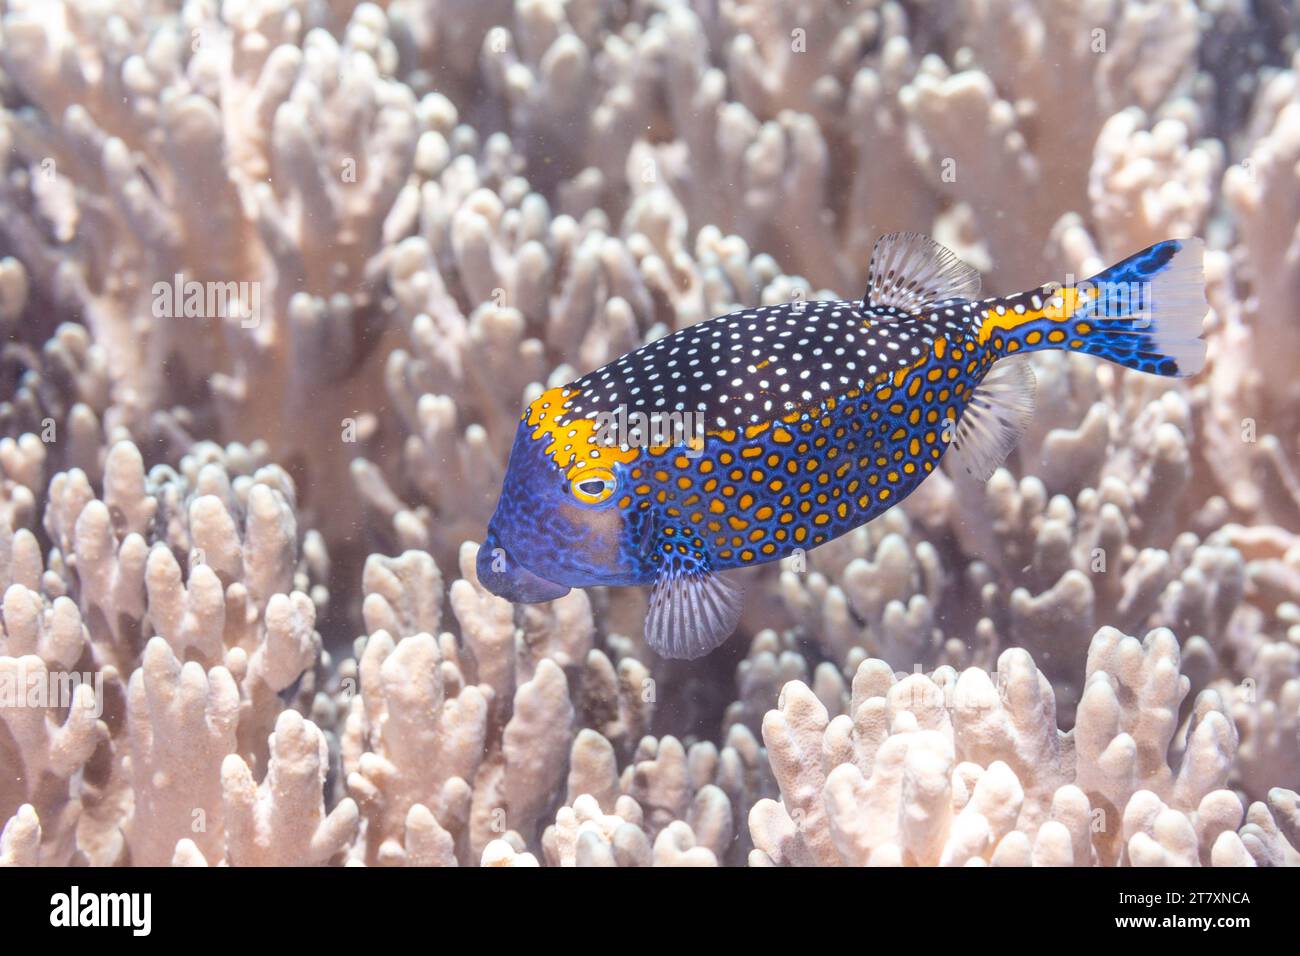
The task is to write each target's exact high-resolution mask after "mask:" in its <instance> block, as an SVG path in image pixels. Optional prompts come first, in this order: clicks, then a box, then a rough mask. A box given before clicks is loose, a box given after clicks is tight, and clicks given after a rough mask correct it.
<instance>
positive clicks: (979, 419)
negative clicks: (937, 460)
mask: <svg viewBox="0 0 1300 956" xmlns="http://www.w3.org/2000/svg"><path fill="white" fill-rule="evenodd" d="M1034 390H1035V380H1034V370H1033V369H1032V368H1030V367H1029V361H1028V359H1026V358H1024V357H1023V356H1016V357H1014V358H1005V359H1001V360H1000V361H998V363H997V364H996V365H994V366H993V369H992V371H990V372H989V374H988V375H987V376H985V378H984V381H982V382H981V383H980V385H979V388H977V389H976V390H975V394H974V395H973V396H972V397H971V401H970V404H969V405H967V406H966V410H965V411H964V412H962V415H961V421H960V422H959V423H958V425H957V433H956V435H955V436H954V437H953V440H952V445H953V448H952V455H953V461H954V463H955V464H957V465H958V467H960V468H961V469H962V470H964V471H966V472H967V473H969V474H971V475H973V476H974V477H975V478H976V479H977V480H979V481H987V480H988V479H989V478H990V477H991V476H992V475H993V472H995V471H997V468H998V466H999V465H1000V464H1002V463H1003V462H1004V461H1006V459H1007V455H1009V454H1011V449H1013V448H1015V447H1016V442H1018V441H1019V440H1020V436H1021V435H1023V434H1024V432H1025V429H1026V428H1027V427H1029V421H1030V419H1031V418H1033V415H1034Z"/></svg>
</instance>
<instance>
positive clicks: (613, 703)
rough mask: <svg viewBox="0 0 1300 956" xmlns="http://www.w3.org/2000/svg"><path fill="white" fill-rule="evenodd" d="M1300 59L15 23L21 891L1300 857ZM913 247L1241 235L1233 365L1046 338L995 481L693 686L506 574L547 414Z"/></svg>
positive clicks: (499, 3) (1169, 33)
mask: <svg viewBox="0 0 1300 956" xmlns="http://www.w3.org/2000/svg"><path fill="white" fill-rule="evenodd" d="M1298 40H1300V14H1297V13H1296V11H1295V10H1294V8H1293V7H1292V5H1291V4H1290V3H1285V2H1281V0H1275V2H1270V0H1259V2H1248V0H1200V2H1193V0H1148V2H1118V0H1115V2H1111V0H1044V2H1037V3H1031V2H1024V0H1021V2H1017V0H959V2H938V0H929V2H925V0H911V2H896V0H888V2H877V0H858V2H831V0H817V2H813V0H808V2H779V0H755V2H738V0H698V2H687V0H654V2H619V0H571V2H560V0H515V2H508V0H438V2H427V0H392V2H389V3H387V4H374V3H350V2H327V0H226V2H223V3H217V2H207V0H194V2H188V3H184V4H177V3H161V2H157V3H155V2H148V0H120V2H109V0H71V2H59V0H40V2H38V0H28V2H13V0H10V2H3V3H0V103H2V105H3V109H2V111H0V332H2V333H3V343H4V344H3V361H2V363H0V434H2V435H4V436H5V437H4V438H3V440H0V589H3V602H2V605H0V619H2V621H3V634H2V635H0V823H2V824H3V825H4V829H3V836H2V837H0V863H3V864H17V865H60V864H67V863H72V862H76V863H89V864H92V865H105V866H106V865H123V864H155V865H156V864H169V863H176V864H181V865H203V864H208V865H218V864H223V863H224V864H230V865H263V864H278V865H313V864H326V863H328V864H335V865H340V864H348V863H350V864H367V865H494V866H521V865H522V866H528V865H537V864H541V865H619V866H640V865H651V864H654V865H710V866H711V865H746V864H748V865H862V864H883V865H890V864H895V865H897V864H903V865H924V866H929V865H971V864H973V865H981V864H996V865H1011V866H1016V865H1028V864H1031V863H1032V864H1036V865H1074V866H1088V865H1143V866H1145V865H1163V864H1171V865H1174V864H1178V865H1185V864H1192V865H1217V866H1238V865H1245V866H1252V865H1259V866H1274V865H1297V864H1300V852H1297V847H1298V846H1300V798H1298V797H1297V793H1296V791H1297V790H1300V461H1298V458H1297V451H1298V449H1300V306H1298V303H1300V82H1298V79H1297V75H1298V71H1300V58H1298V57H1297V50H1298V49H1300V44H1298V42H1297V41H1298ZM898 230H915V231H918V232H922V233H928V234H930V235H933V236H934V237H935V238H936V239H937V240H938V241H939V242H941V243H943V244H945V245H946V246H948V247H949V248H951V249H952V250H954V252H955V253H956V254H957V255H958V256H959V257H961V258H962V259H963V260H964V261H966V262H968V263H970V264H971V265H973V266H975V267H976V268H977V269H979V270H980V271H981V273H982V274H983V279H984V290H985V294H987V295H994V294H1008V293H1013V292H1019V291H1022V290H1025V289H1029V288H1031V287H1034V286H1037V285H1040V284H1042V283H1045V282H1048V281H1052V280H1057V281H1066V280H1067V278H1068V277H1075V278H1079V277H1084V276H1089V275H1092V274H1094V273H1096V272H1097V271H1099V270H1100V269H1101V268H1102V267H1104V266H1106V265H1108V264H1110V263H1112V262H1114V261H1116V260H1118V259H1120V258H1122V257H1124V256H1127V255H1129V254H1131V253H1134V252H1136V251H1138V250H1139V249H1141V248H1143V247H1145V246H1148V245H1150V244H1152V243H1155V242H1158V241H1160V240H1163V239H1166V238H1171V237H1184V236H1193V235H1197V236H1203V237H1204V238H1205V239H1206V241H1207V244H1208V251H1207V253H1206V256H1205V270H1206V279H1207V298H1208V306H1207V319H1206V322H1205V330H1206V331H1205V337H1206V340H1207V342H1208V361H1207V365H1206V368H1205V370H1204V371H1203V372H1202V373H1200V374H1199V375H1197V376H1195V377H1193V378H1190V379H1187V380H1178V381H1175V380H1172V379H1164V378H1157V377H1154V376H1146V375H1142V374H1138V373H1132V372H1128V371H1125V370H1124V369H1121V368H1119V367H1117V366H1113V365H1109V364H1106V363H1102V362H1099V361H1097V360H1095V359H1092V358H1089V357H1087V356H1082V355H1077V354H1066V353H1058V352H1050V353H1044V354H1040V355H1036V356H1035V357H1034V359H1033V365H1034V370H1035V373H1036V375H1037V380H1038V406H1037V412H1036V414H1035V417H1034V420H1033V422H1032V424H1031V427H1030V430H1029V433H1028V434H1027V435H1026V436H1025V437H1024V438H1023V440H1022V441H1021V443H1020V445H1019V447H1018V448H1017V449H1016V450H1015V451H1014V452H1012V454H1011V457H1010V458H1009V459H1008V461H1007V462H1006V464H1005V466H1004V467H1003V468H1002V469H1001V470H999V471H998V472H997V473H996V474H995V475H994V476H993V478H992V479H991V480H990V481H988V482H987V484H975V483H972V482H966V481H962V480H959V479H957V478H956V477H954V476H952V475H950V474H948V473H946V472H945V471H944V470H940V471H937V472H936V473H934V474H933V475H931V477H930V478H928V479H927V480H926V481H925V482H924V484H923V485H922V486H921V487H920V488H919V489H918V490H917V491H916V492H915V493H913V494H912V495H911V496H910V497H909V498H907V499H906V501H904V502H903V503H902V504H900V505H899V506H897V507H895V508H894V509H893V510H891V511H889V512H888V513H886V514H884V515H883V516H881V517H880V518H878V519H876V520H875V521H873V522H871V523H870V524H868V525H867V526H865V527H862V528H860V529H858V530H857V531H854V532H852V533H850V534H848V535H846V536H844V537H843V538H840V539H838V540H836V541H833V542H831V543H829V544H827V545H824V546H822V547H820V548H817V549H815V550H812V551H810V552H808V553H807V555H806V557H805V558H801V559H798V560H796V559H790V560H787V561H784V562H782V563H780V564H771V565H767V566H765V567H764V568H763V569H762V571H761V572H760V575H759V577H758V578H756V579H755V580H754V581H753V582H752V583H751V584H750V585H749V588H748V592H747V597H746V607H745V611H744V616H743V618H742V622H741V626H740V628H739V631H738V632H737V634H736V635H734V636H733V637H732V638H731V639H730V640H729V641H727V642H726V643H725V644H724V645H723V646H722V647H721V648H720V649H719V650H718V651H716V652H715V653H713V654H712V655H710V656H709V657H707V658H703V659H701V660H697V661H666V660H663V659H661V658H659V657H657V656H656V655H654V654H653V653H652V652H651V651H650V650H649V649H648V648H647V647H646V646H645V644H644V642H643V640H642V637H641V633H642V625H643V622H644V619H645V616H646V593H645V591H644V589H626V588H592V589H589V590H585V591H584V590H575V591H571V592H570V593H569V594H568V595H567V596H565V597H563V598H561V599H558V600H556V601H553V602H550V603H547V604H538V605H518V606H515V605H512V604H510V603H509V602H507V601H504V600H502V599H500V598H497V597H495V596H494V595H492V594H491V593H489V592H488V591H487V590H485V589H484V588H483V587H482V586H481V585H480V584H479V582H478V580H477V577H476V574H475V559H476V553H477V547H478V544H477V543H478V542H481V541H482V540H483V538H484V534H485V531H486V526H487V521H488V518H489V517H490V516H491V514H492V509H493V507H494V505H495V503H496V500H497V496H498V494H499V492H500V490H501V482H502V478H503V475H504V470H505V465H506V460H507V456H508V453H509V450H510V445H511V441H512V439H513V437H514V434H515V430H516V426H517V423H518V420H519V415H520V411H521V409H522V408H523V407H524V406H525V405H526V404H527V403H528V402H529V401H531V400H532V399H534V398H536V397H537V396H538V395H539V394H541V392H542V391H543V390H544V389H546V388H549V387H553V386H557V385H562V384H564V383H566V382H569V381H571V380H573V379H575V378H577V377H579V376H580V375H583V374H585V373H587V372H589V371H591V370H592V369H594V368H597V367H598V366H600V365H603V364H605V363H606V362H609V361H611V360H613V359H615V358H617V357H619V356H620V355H622V354H624V353H626V352H628V351H630V350H632V349H635V348H637V347H639V346H641V345H643V344H645V343H646V342H648V341H652V340H654V339H656V338H658V337H660V336H662V335H664V334H666V333H668V332H671V331H673V330H676V329H681V328H684V327H687V326H689V325H692V324H693V323H696V322H700V321H702V320H705V319H708V318H710V317H712V316H716V315H720V314H723V313H726V312H729V311H732V310H735V309H739V308H744V307H755V306H759V305H765V304H776V303H784V302H789V301H791V300H794V299H800V298H802V299H818V298H835V299H839V298H847V299H857V298H859V297H860V296H861V295H862V291H863V289H864V288H865V284H866V269H867V263H868V260H869V257H870V253H871V248H872V245H873V243H874V242H875V241H876V239H877V238H878V237H879V236H881V235H882V234H884V233H889V232H894V231H898ZM33 688H35V689H36V690H35V691H33ZM15 691H17V692H15ZM6 821H7V822H6Z"/></svg>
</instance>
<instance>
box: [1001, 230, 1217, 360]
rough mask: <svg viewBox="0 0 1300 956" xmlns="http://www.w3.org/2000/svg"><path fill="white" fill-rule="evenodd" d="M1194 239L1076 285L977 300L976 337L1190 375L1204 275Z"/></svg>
mask: <svg viewBox="0 0 1300 956" xmlns="http://www.w3.org/2000/svg"><path fill="white" fill-rule="evenodd" d="M1203 254H1204V243H1202V242H1201V240H1200V239H1169V240H1167V241H1165V242H1158V243H1156V244H1155V245H1154V246H1151V247H1150V248H1148V249H1144V250H1142V251H1141V252H1139V253H1137V254H1136V255H1132V256H1129V257H1128V258H1127V259H1125V260H1123V261H1122V262H1119V263H1117V264H1116V265H1113V266H1111V267H1110V268H1109V269H1105V270H1103V271H1102V272H1099V273H1097V274H1096V275H1095V276H1093V277H1092V278H1091V279H1088V280H1086V281H1084V282H1080V283H1078V284H1077V285H1070V286H1060V285H1048V286H1044V287H1042V288H1041V289H1036V290H1034V291H1033V292H1026V293H1023V294H1021V295H1017V296H1011V297H1009V298H1006V299H991V300H987V301H986V302H981V303H979V315H980V317H981V325H980V340H981V341H982V342H990V343H991V345H992V347H993V348H994V349H995V350H996V351H998V352H1000V353H1001V354H1004V355H1010V354H1013V353H1016V352H1034V351H1038V350H1040V349H1066V350H1068V351H1072V352H1084V353H1087V354H1089V355H1096V356H1098V357H1099V358H1104V359H1107V360H1108V361H1111V362H1115V363H1116V364H1118V365H1122V366H1124V367H1125V368H1131V369H1136V370H1137V371H1139V372H1150V373H1152V374H1154V375H1169V376H1177V377H1183V376H1188V375H1195V374H1196V373H1197V372H1199V371H1200V370H1201V368H1202V366H1204V364H1205V342H1203V341H1202V340H1201V338H1200V334H1201V320H1202V319H1203V318H1204V317H1205V313H1206V312H1207V311H1208V309H1209V306H1208V305H1206V302H1205V280H1204V277H1203V274H1202V267H1201V258H1202V256H1203Z"/></svg>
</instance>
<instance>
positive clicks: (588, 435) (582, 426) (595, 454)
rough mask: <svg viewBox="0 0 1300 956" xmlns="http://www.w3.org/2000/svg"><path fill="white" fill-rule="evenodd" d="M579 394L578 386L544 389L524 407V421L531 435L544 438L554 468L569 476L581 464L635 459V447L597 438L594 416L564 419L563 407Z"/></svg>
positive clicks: (636, 450)
mask: <svg viewBox="0 0 1300 956" xmlns="http://www.w3.org/2000/svg"><path fill="white" fill-rule="evenodd" d="M579 394H580V393H579V391H578V390H576V389H570V388H551V389H547V390H546V391H545V392H543V393H542V394H541V395H539V396H537V398H535V399H534V400H533V401H532V403H531V404H530V405H529V406H528V408H527V410H526V411H525V415H526V418H525V421H527V422H528V425H529V427H531V428H532V429H533V434H532V437H533V439H534V440H536V441H546V442H547V446H546V455H547V456H548V457H549V458H550V459H551V460H552V461H554V462H555V466H556V468H558V469H559V470H560V471H562V472H564V476H565V477H566V478H570V479H572V478H573V477H574V476H575V475H577V474H578V473H579V472H581V471H582V470H583V469H584V468H592V467H595V466H597V465H599V466H601V467H604V468H611V467H612V466H613V465H614V464H615V463H616V462H621V463H623V464H628V463H629V462H632V461H634V460H635V459H636V457H637V455H638V453H639V451H638V449H635V448H628V449H627V450H626V451H625V450H623V449H622V448H619V446H618V445H607V444H605V443H604V442H601V441H598V440H597V437H596V432H597V426H596V422H595V421H594V420H593V419H589V418H575V419H573V420H571V421H565V420H564V412H565V410H566V409H567V408H568V407H569V406H570V405H571V404H572V403H573V401H574V399H576V398H577V397H578V395H579ZM566 448H567V449H568V450H566Z"/></svg>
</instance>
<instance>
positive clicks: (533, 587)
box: [476, 527, 569, 604]
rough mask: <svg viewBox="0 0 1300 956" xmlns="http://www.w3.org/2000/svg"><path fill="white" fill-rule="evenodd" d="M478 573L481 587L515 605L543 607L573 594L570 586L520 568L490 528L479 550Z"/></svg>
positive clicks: (520, 565) (522, 567)
mask: <svg viewBox="0 0 1300 956" xmlns="http://www.w3.org/2000/svg"><path fill="white" fill-rule="evenodd" d="M476 570H477V572H478V579H479V583H480V584H482V585H483V586H484V587H485V588H487V589H488V590H489V591H491V592H492V593H493V594H495V595H496V596H497V597H503V598H505V599H506V600H507V601H511V602H512V603H515V604H540V603H542V602H543V601H554V600H555V599H556V598H561V597H564V595H566V594H568V593H569V587H568V586H567V585H564V584H556V583H555V582H554V581H550V580H547V579H546V578H544V577H542V576H541V575H540V574H534V573H533V572H532V571H529V570H528V569H527V568H526V567H524V566H523V565H522V564H520V563H519V561H517V560H516V559H515V557H514V556H513V555H512V554H511V553H510V552H509V551H508V550H506V547H505V545H504V544H502V542H501V540H500V538H498V537H497V534H496V532H495V531H493V530H492V529H491V528H490V527H489V528H488V534H487V539H486V540H485V541H484V542H483V545H482V547H480V548H479V549H478V560H477V562H476Z"/></svg>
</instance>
